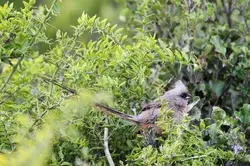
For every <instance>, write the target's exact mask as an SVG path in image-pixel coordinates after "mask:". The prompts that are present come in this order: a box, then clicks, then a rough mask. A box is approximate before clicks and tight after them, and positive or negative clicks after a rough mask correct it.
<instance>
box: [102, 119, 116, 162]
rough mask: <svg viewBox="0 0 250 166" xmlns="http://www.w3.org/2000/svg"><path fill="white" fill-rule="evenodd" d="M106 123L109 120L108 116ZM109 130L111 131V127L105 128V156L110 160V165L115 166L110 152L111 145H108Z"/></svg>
mask: <svg viewBox="0 0 250 166" xmlns="http://www.w3.org/2000/svg"><path fill="white" fill-rule="evenodd" d="M105 121H106V123H107V121H108V119H107V117H106V120H105ZM108 132H109V129H108V128H107V127H105V128H104V137H103V142H104V153H105V156H106V158H107V160H108V163H109V165H110V166H115V164H114V161H113V159H112V157H111V154H110V152H109V145H108Z"/></svg>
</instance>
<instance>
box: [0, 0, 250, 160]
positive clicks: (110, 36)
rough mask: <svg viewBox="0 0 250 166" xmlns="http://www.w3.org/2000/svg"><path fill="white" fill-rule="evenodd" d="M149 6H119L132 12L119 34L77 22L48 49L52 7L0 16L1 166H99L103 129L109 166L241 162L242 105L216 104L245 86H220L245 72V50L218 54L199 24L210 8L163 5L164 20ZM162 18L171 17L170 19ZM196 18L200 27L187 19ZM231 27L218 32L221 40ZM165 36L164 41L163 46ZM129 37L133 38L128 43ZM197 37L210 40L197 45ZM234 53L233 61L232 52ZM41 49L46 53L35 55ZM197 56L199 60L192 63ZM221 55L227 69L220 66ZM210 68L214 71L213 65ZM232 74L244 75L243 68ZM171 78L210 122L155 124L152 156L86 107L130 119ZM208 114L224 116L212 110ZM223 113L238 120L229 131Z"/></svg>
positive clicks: (244, 150)
mask: <svg viewBox="0 0 250 166" xmlns="http://www.w3.org/2000/svg"><path fill="white" fill-rule="evenodd" d="M152 2H153V1H152ZM152 2H151V1H142V2H141V1H134V2H128V5H129V7H130V9H131V12H129V10H128V9H127V14H128V15H127V18H129V17H130V16H131V18H139V20H136V19H134V20H133V21H131V20H127V21H128V22H127V25H128V26H129V27H130V29H129V30H127V31H124V30H123V29H118V28H117V27H116V26H115V25H114V26H113V25H111V24H110V23H108V21H107V20H100V19H99V18H98V17H96V16H94V17H89V16H88V15H87V14H85V13H83V14H82V16H81V17H80V18H79V19H78V25H76V26H74V27H73V29H74V34H73V35H72V36H69V35H67V33H64V32H62V31H60V30H58V31H57V33H56V39H55V40H51V39H49V38H48V37H47V34H46V29H47V26H48V25H49V21H50V19H51V17H52V16H55V15H57V14H58V11H59V7H58V3H59V2H58V1H57V0H54V1H53V2H52V5H51V7H49V8H47V7H39V8H34V7H33V5H34V3H35V2H34V1H33V0H30V1H29V2H24V7H23V8H22V9H20V11H18V10H15V9H14V8H13V4H8V3H5V4H4V5H3V6H2V7H0V23H1V24H0V27H1V28H0V34H1V38H0V42H1V43H2V45H1V47H0V48H1V49H0V50H1V52H0V58H1V69H2V71H1V80H0V81H1V87H0V92H1V93H0V94H1V101H0V104H1V106H0V110H1V115H0V117H1V124H2V125H1V127H0V132H1V135H2V137H1V138H0V139H1V153H2V154H1V155H0V163H1V165H46V164H47V165H84V164H89V165H107V159H106V157H105V154H104V148H103V135H104V128H106V129H108V131H109V150H110V152H111V156H112V158H113V160H114V162H115V163H116V164H118V163H120V164H124V163H127V164H129V165H152V164H166V165H191V164H194V165H202V164H204V163H205V164H206V165H218V164H221V165H223V164H240V163H247V162H249V159H248V158H249V157H248V156H249V150H248V147H247V144H246V142H247V139H246V138H245V132H247V130H246V128H247V127H248V125H249V119H248V118H247V115H248V112H249V105H248V104H245V105H244V106H243V107H242V108H241V109H240V106H238V103H235V104H234V107H233V106H232V105H230V103H229V104H228V103H227V102H225V103H224V102H222V101H224V100H226V99H227V95H226V94H227V93H230V94H236V92H238V94H239V93H240V91H237V89H234V88H236V86H238V84H236V83H240V84H241V85H242V86H243V85H245V82H241V81H240V80H236V78H237V79H240V78H238V76H237V77H236V76H235V77H233V79H232V80H231V81H230V84H228V83H227V82H223V80H225V78H226V76H228V74H232V73H234V74H235V75H237V73H238V72H239V70H238V69H239V67H242V65H243V66H244V65H245V66H246V65H247V61H244V58H247V55H245V54H246V53H247V52H244V51H243V50H245V51H246V50H247V47H245V48H244V49H243V50H242V48H241V47H239V46H237V44H239V43H237V42H236V41H234V40H232V41H234V43H235V44H234V45H233V44H225V43H224V42H225V41H227V40H224V38H223V39H220V36H219V35H218V34H215V32H212V31H216V30H214V29H213V28H212V24H211V23H209V21H207V20H209V19H213V17H212V16H213V14H212V13H213V12H214V11H215V10H214V7H216V5H218V7H220V5H219V4H214V3H206V4H205V5H204V4H203V3H201V2H200V3H199V2H198V1H197V2H195V3H194V2H193V3H192V4H191V7H190V8H191V9H192V11H190V12H189V13H186V12H185V11H186V10H187V9H186V8H185V4H184V3H183V2H177V1H176V2H174V3H173V2H171V3H170V2H166V4H167V6H169V7H170V8H169V10H171V11H172V12H171V11H170V12H166V13H165V12H160V11H161V10H163V9H164V7H165V6H164V3H162V4H161V3H159V2H157V3H154V4H153V3H152ZM237 4H238V3H237ZM234 5H236V4H234ZM171 7H172V8H171ZM167 8H168V7H167ZM135 10H138V12H135ZM218 10H219V9H218ZM173 12H176V13H173ZM125 13H126V12H125ZM158 14H160V15H158ZM162 14H164V15H163V16H164V17H163V16H161V15H162ZM144 15H145V16H144ZM170 15H175V19H173V20H172V19H171V17H170ZM196 15H199V16H200V17H201V18H200V17H199V19H196V18H195V16H196ZM160 16H161V17H160ZM214 17H215V16H214ZM230 18H231V17H230ZM161 19H171V20H169V21H168V23H169V24H171V25H169V26H173V27H171V28H169V27H168V26H166V27H165V26H164V25H163V24H161V23H163V20H161ZM214 19H215V18H214ZM183 20H189V21H188V23H189V24H190V25H192V26H194V27H193V28H195V27H196V26H198V25H199V29H198V30H197V31H196V30H194V29H193V30H192V29H188V28H190V27H189V26H188V27H187V31H184V30H183V28H184V27H185V25H186V24H184V23H186V22H185V21H183ZM152 21H154V22H153V24H152ZM173 21H174V22H173ZM214 22H216V20H214ZM149 23H151V24H149ZM191 23H192V24H191ZM207 24H208V25H209V26H208V25H207ZM218 24H219V23H218ZM231 24H232V23H230V24H229V23H228V26H225V28H226V29H228V31H229V30H231V29H232V27H231V26H232V25H231ZM152 25H153V26H152ZM203 26H204V27H206V28H207V29H205V30H204V29H202V27H203ZM156 27H158V28H160V30H159V29H157V28H156ZM163 27H164V28H163ZM204 27H203V28H204ZM221 27H223V26H219V25H218V27H216V28H217V30H218V29H220V28H221ZM208 29H210V30H208ZM148 30H149V31H148ZM156 30H157V31H156ZM158 30H159V31H158ZM165 31H166V33H167V34H168V35H169V37H168V38H166V37H164V35H166V34H165ZM168 31H169V32H168ZM189 31H190V32H189ZM198 31H199V33H198ZM163 32H164V33H163ZM183 32H185V33H186V32H189V33H188V34H189V35H190V36H191V38H189V37H190V36H186V37H187V38H189V39H187V38H185V35H183ZM216 32H217V31H216ZM223 32H224V31H223ZM86 33H87V34H90V35H92V40H90V41H88V42H87V43H86V42H83V41H81V36H82V35H84V34H86ZM228 33H229V32H228ZM131 34H134V35H135V36H134V37H130V35H131ZM201 34H202V35H204V36H206V38H205V39H207V38H209V39H207V40H205V39H204V40H202V37H200V36H199V35H201ZM211 34H215V35H211ZM186 35H187V34H186ZM195 35H197V36H198V37H197V40H195V39H196V38H195V37H194V36H195ZM202 35H201V36H202ZM210 35H211V36H210ZM230 35H233V33H231V32H230ZM169 39H171V41H170V40H169ZM238 39H239V38H238ZM178 41H181V42H178ZM198 41H200V42H198ZM206 41H209V42H208V43H206ZM197 42H198V43H200V45H197ZM230 42H231V40H230ZM184 43H186V45H185V46H184V47H182V46H183V44H184ZM231 43H233V42H231ZM242 43H244V44H246V43H245V42H243V41H242ZM44 46H46V47H44ZM234 46H237V48H238V49H239V50H241V51H242V52H237V51H235V50H234V49H233V48H236V47H234ZM41 47H42V48H48V49H47V50H42V51H39V48H41ZM229 47H230V48H229ZM202 50H203V51H204V50H207V52H204V53H203V54H204V55H203V54H199V51H201V52H202ZM229 50H230V51H229ZM229 53H230V54H229ZM244 53H245V54H244ZM239 54H241V55H242V56H239V58H238V60H236V62H237V63H235V65H234V67H235V68H234V67H233V68H232V67H231V66H230V64H231V63H234V62H235V61H234V58H235V57H238V55H239ZM199 55H201V56H199ZM227 55H228V56H229V57H232V59H230V58H229V59H230V60H228V59H227V58H226V57H227ZM244 56H245V57H244ZM196 57H198V59H197V58H196ZM203 57H206V58H203ZM213 59H215V60H216V63H212V60H213ZM226 60H227V61H226ZM224 63H225V64H224ZM240 64H241V65H240ZM227 65H228V66H227ZM218 67H219V68H218ZM220 67H222V68H221V69H220ZM237 67H238V68H237ZM236 68H237V71H238V72H236ZM218 69H220V70H218ZM222 70H223V71H222ZM215 72H219V73H217V74H219V75H222V76H223V77H221V79H220V81H216V79H218V78H216V77H215V76H216V73H215ZM235 72H236V73H235ZM241 72H242V74H244V73H247V72H246V69H245V68H244V67H243V68H241ZM219 75H217V76H218V77H219ZM189 76H190V77H189ZM172 77H175V79H178V78H183V79H184V80H187V79H188V78H189V79H190V80H189V81H190V83H192V84H193V86H192V85H190V87H194V90H193V91H192V93H193V94H194V95H195V94H196V95H199V96H200V97H201V102H200V105H202V104H203V105H204V106H203V107H199V108H201V109H202V111H203V110H204V111H207V112H209V114H210V115H211V118H205V119H203V120H200V119H198V120H200V122H197V123H196V124H198V125H193V123H192V122H191V119H190V118H187V119H186V120H185V121H184V122H183V123H181V124H179V125H174V124H173V123H171V119H169V118H167V119H161V120H160V121H159V123H161V124H164V131H165V132H164V133H165V134H164V135H163V136H162V138H158V139H159V142H161V144H162V145H161V146H160V147H159V149H153V148H152V147H150V146H149V147H143V139H142V138H141V136H140V135H136V133H137V128H135V127H134V126H131V125H129V124H128V123H126V122H124V121H123V120H120V119H116V118H112V117H109V118H106V117H105V116H104V115H103V114H102V113H100V112H98V111H96V110H95V109H94V108H93V107H92V106H91V103H92V102H96V101H98V102H104V103H107V104H108V105H110V106H112V107H114V108H117V109H118V110H122V111H123V112H126V113H128V114H133V113H134V112H133V111H131V110H139V108H140V103H142V102H143V101H147V100H152V99H154V98H156V97H158V96H160V95H161V94H162V93H163V92H164V91H165V90H166V89H167V88H166V87H169V80H171V79H172ZM230 78H231V77H230ZM241 79H244V80H245V79H247V78H243V77H241ZM197 80H198V81H197ZM237 81H239V82H237ZM195 83H200V84H199V85H196V84H195ZM229 85H230V86H229ZM233 92H235V93H233ZM244 95H245V96H244ZM244 95H243V96H240V97H242V98H239V99H240V100H239V101H238V102H239V104H243V103H246V102H244V100H243V99H244V97H246V96H247V95H248V94H244ZM204 96H206V97H204ZM214 97H215V98H214ZM241 99H242V100H241ZM205 101H206V102H205ZM227 101H228V100H227ZM232 102H234V101H232ZM231 104H232V103H231ZM200 105H198V106H200ZM217 105H219V106H221V108H223V109H224V110H225V111H226V112H225V111H224V110H223V109H221V108H219V107H213V106H217ZM230 109H232V110H233V111H234V110H237V112H235V116H236V118H237V119H238V120H237V121H236V120H234V117H232V116H230V115H232V114H233V113H232V112H231V114H230V112H229V110H230ZM194 110H198V107H196V108H194ZM226 113H227V114H228V115H226ZM205 115H206V114H205ZM205 115H204V116H205ZM177 138H178V139H177Z"/></svg>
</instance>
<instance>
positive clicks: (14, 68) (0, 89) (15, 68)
mask: <svg viewBox="0 0 250 166" xmlns="http://www.w3.org/2000/svg"><path fill="white" fill-rule="evenodd" d="M23 58H24V56H23V55H22V56H21V58H19V59H18V61H17V63H16V64H15V66H14V67H13V69H12V71H11V73H10V74H9V76H8V78H7V80H6V81H5V82H4V84H3V85H2V87H1V88H0V93H1V92H2V91H3V90H4V88H5V87H6V85H7V84H8V83H9V81H10V79H11V78H12V76H13V74H14V73H15V72H16V70H17V68H18V66H19V65H20V63H21V62H22V60H23Z"/></svg>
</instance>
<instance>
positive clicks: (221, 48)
mask: <svg viewBox="0 0 250 166" xmlns="http://www.w3.org/2000/svg"><path fill="white" fill-rule="evenodd" d="M210 42H211V43H212V44H213V45H214V47H215V51H216V52H219V53H221V54H222V55H226V47H225V44H224V42H223V40H221V39H220V37H219V36H212V37H211V39H210Z"/></svg>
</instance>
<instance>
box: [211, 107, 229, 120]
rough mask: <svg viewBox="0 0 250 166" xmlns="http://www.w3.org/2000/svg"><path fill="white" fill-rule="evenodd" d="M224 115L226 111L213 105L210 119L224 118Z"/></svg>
mask: <svg viewBox="0 0 250 166" xmlns="http://www.w3.org/2000/svg"><path fill="white" fill-rule="evenodd" d="M225 117H226V112H225V111H224V110H223V109H221V108H220V107H213V112H212V119H213V120H215V121H221V120H224V119H225Z"/></svg>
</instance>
